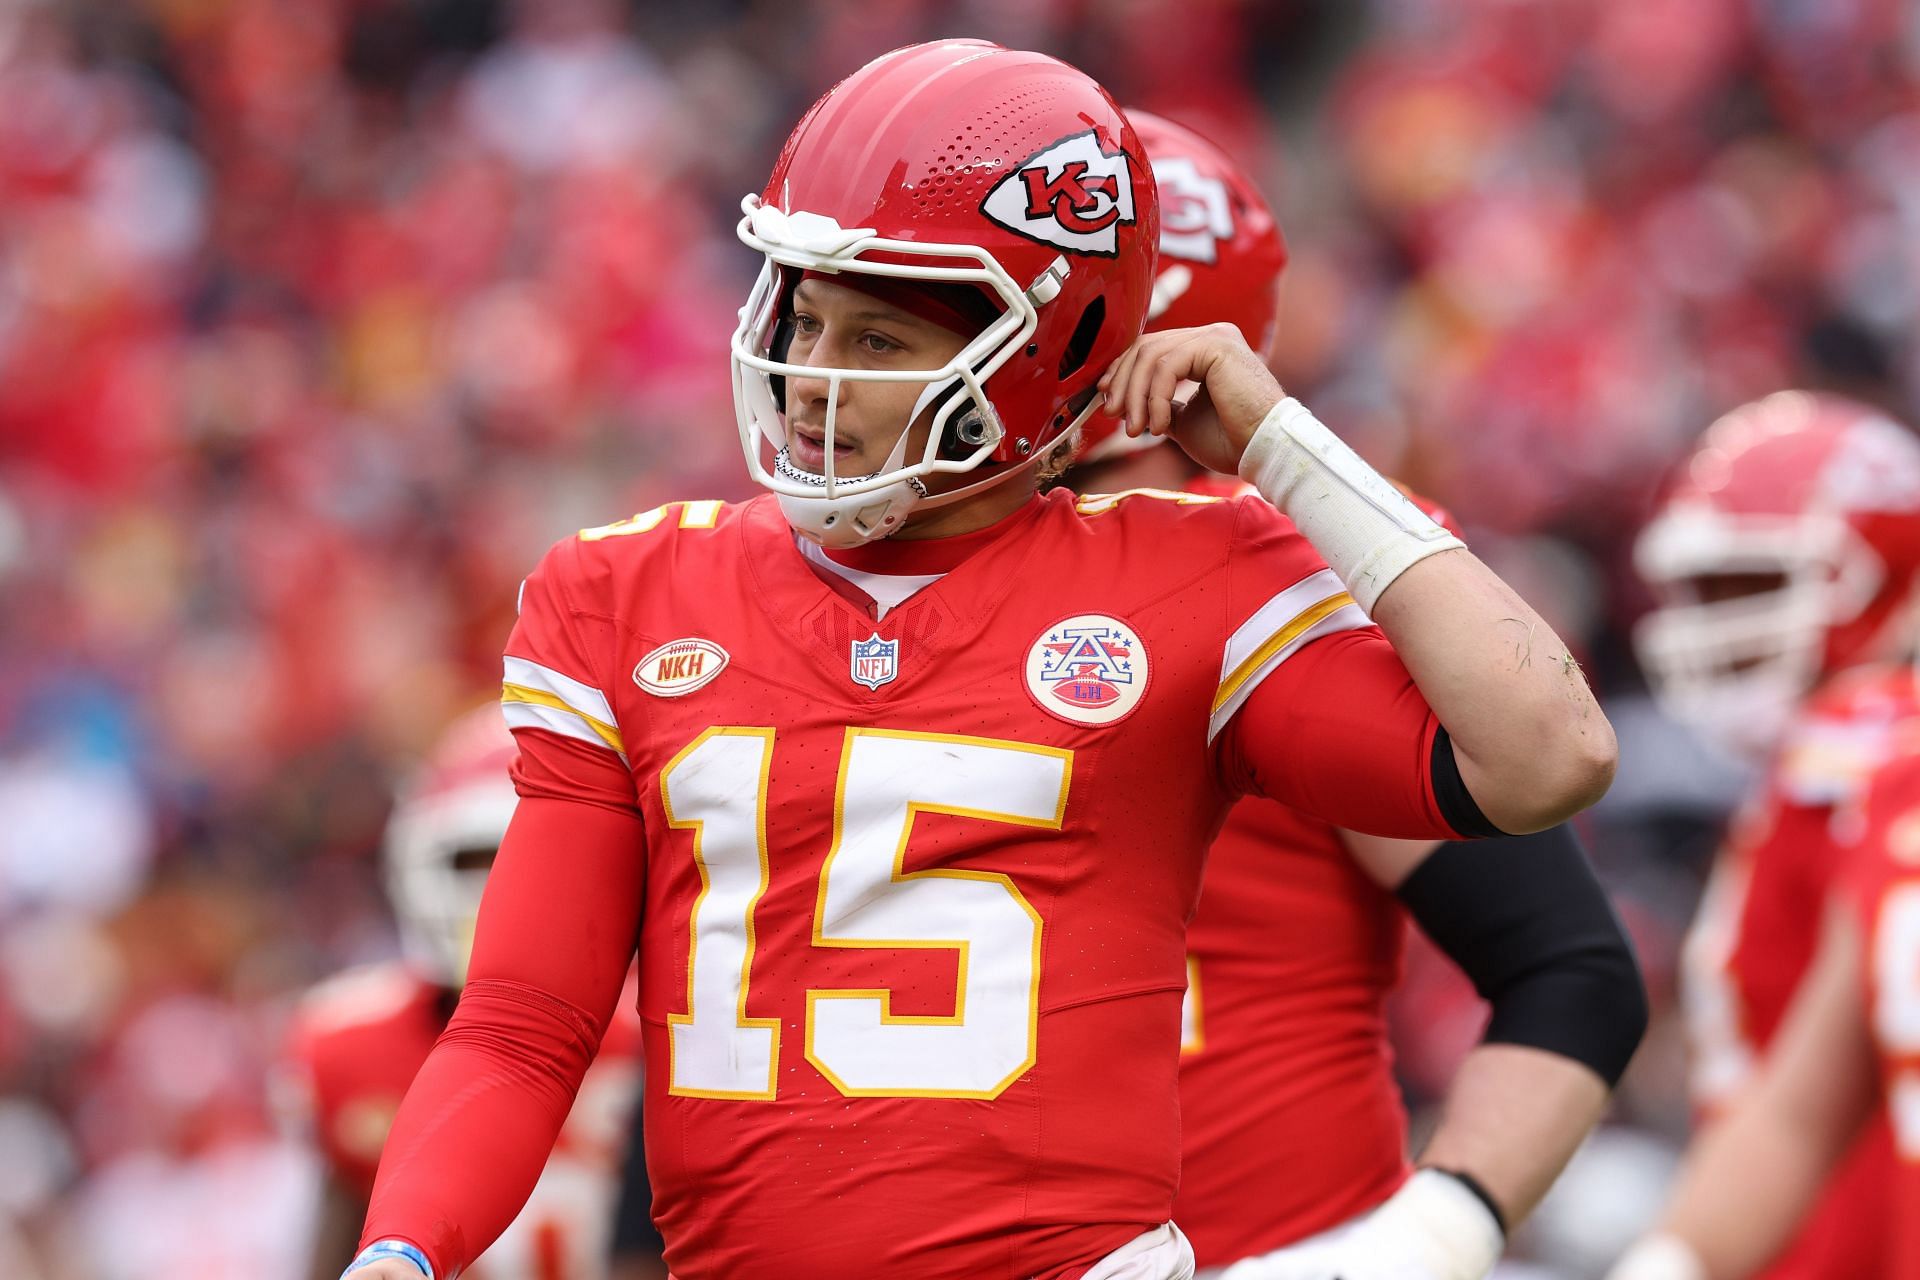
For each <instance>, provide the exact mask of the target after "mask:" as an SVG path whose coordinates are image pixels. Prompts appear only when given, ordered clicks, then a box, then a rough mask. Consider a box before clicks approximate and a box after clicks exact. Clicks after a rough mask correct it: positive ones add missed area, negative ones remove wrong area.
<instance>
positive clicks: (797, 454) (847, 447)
mask: <svg viewBox="0 0 1920 1280" xmlns="http://www.w3.org/2000/svg"><path fill="white" fill-rule="evenodd" d="M834 437H835V438H834V442H833V463H834V466H833V470H834V474H835V475H839V474H841V472H842V471H843V469H844V464H845V463H846V461H847V460H848V459H849V458H851V457H853V456H854V455H855V454H856V453H858V452H860V448H859V446H858V445H857V444H852V443H849V442H848V441H846V440H845V439H843V438H841V437H840V433H839V432H837V431H836V432H835V433H834ZM787 449H788V452H789V453H790V454H791V455H792V457H793V462H794V465H795V466H797V467H800V468H801V469H803V470H806V471H812V472H814V473H815V474H818V475H825V474H826V470H827V432H826V428H824V427H816V426H814V425H812V424H811V423H794V424H792V429H791V430H790V431H788V433H787Z"/></svg>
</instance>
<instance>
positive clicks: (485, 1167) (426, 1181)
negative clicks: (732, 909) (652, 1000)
mask: <svg viewBox="0 0 1920 1280" xmlns="http://www.w3.org/2000/svg"><path fill="white" fill-rule="evenodd" d="M643 850H644V837H643V832H642V828H641V820H640V817H639V815H638V814H636V813H631V812H629V813H620V812H617V811H615V810H613V809H611V808H607V807H604V806H600V805H593V804H582V803H578V802H574V801H562V800H551V799H542V798H538V797H535V798H530V799H525V800H523V801H522V802H521V804H520V806H519V808H518V809H517V810H516V811H515V813H514V816H513V822H512V824H511V825H510V826H509V827H508V829H507V835H506V839H505V840H504V841H503V842H502V844H501V846H500V853H499V856H498V858H497V859H496V860H495V862H494V866H493V871H492V873H491V874H490V875H489V877H488V881H487V891H486V897H485V899H484V901H483V902H482V904H481V908H480V920H479V926H478V929H477V931H476V933H475V937H474V950H473V962H472V965H471V967H470V970H469V978H468V982H467V986H466V990H465V991H464V992H463V993H462V995H461V997H460V1005H459V1008H458V1009H456V1010H455V1011H454V1015H453V1020H452V1022H451V1023H449V1024H448V1026H447V1029H446V1031H445V1032H444V1033H443V1034H442V1035H441V1037H440V1040H439V1042H438V1043H437V1044H436V1045H435V1046H434V1050H433V1053H432V1054H431V1055H430V1056H429V1057H428V1058H427V1061H426V1064H425V1065H424V1066H423V1067H421V1069H420V1074H419V1075H418V1076H416V1077H415V1078H414V1081H413V1085H412V1087H411V1088H410V1089H408V1091H407V1097H406V1101H405V1102H404V1103H403V1104H402V1105H401V1107H400V1112H399V1115H398V1116H397V1117H396V1118H395V1120H394V1125H393V1132H392V1134H391V1136H390V1137H389V1138H388V1139H387V1146H386V1150H385V1152H384V1153H383V1155H382V1156H381V1160H380V1173H379V1176H378V1177H377V1179H376V1180H375V1182H374V1189H373V1200H372V1205H371V1207H370V1209H369V1211H368V1214H367V1221H366V1226H365V1229H364V1230H363V1232H362V1235H361V1245H362V1247H364V1246H365V1245H366V1244H368V1243H370V1242H371V1241H374V1240H382V1239H390V1238H391V1239H398V1240H405V1241H406V1242H408V1243H409V1244H412V1245H414V1246H415V1247H417V1248H419V1249H421V1250H422V1251H424V1252H425V1253H426V1255H427V1257H428V1259H429V1260H431V1262H432V1263H433V1267H434V1274H436V1275H439V1276H449V1275H453V1274H455V1273H456V1272H457V1271H458V1270H459V1269H461V1268H464V1267H465V1266H467V1265H468V1264H469V1263H471V1262H472V1261H473V1259H474V1258H475V1257H476V1256H477V1255H478V1254H479V1253H480V1252H482V1251H483V1250H484V1249H485V1248H486V1247H487V1246H488V1245H489V1244H491V1243H492V1242H493V1240H494V1238H495V1237H497V1236H498V1235H499V1234H500V1233H501V1232H502V1231H503V1230H505V1229H506V1227H507V1225H508V1224H509V1223H510V1222H512V1221H513V1218H514V1216H515V1215H516V1214H517V1213H519V1211H520V1207H521V1206H522V1205H523V1204H525V1203H526V1199H527V1196H528V1195H530V1194H531V1193H532V1191H533V1185H534V1183H535V1182H536V1181H538V1179H539V1177H540V1171H541V1169H542V1168H543V1167H544V1166H545V1165H546V1162H547V1156H548V1154H549V1152H551V1150H552V1148H553V1143H554V1139H555V1138H556V1136H557V1135H558V1134H559V1132H560V1127H561V1125H562V1123H563V1122H564V1121H565V1120H566V1117H567V1112H568V1110H569V1109H570V1108H571V1107H572V1105H573V1098H574V1094H575V1093H576V1092H577V1091H578V1090H579V1087H580V1080H581V1077H582V1076H584V1075H585V1074H586V1070H587V1065H588V1063H589V1062H591V1061H592V1059H593V1055H594V1052H595V1050H596V1049H597V1048H598V1047H599V1044H600V1037H601V1035H602V1034H603V1033H604V1032H605V1031H606V1027H607V1023H608V1021H609V1019H611V1017H612V1016H613V1008H614V1003H615V1001H616V1000H617V999H618V998H619V995H620V989H621V985H622V983H623V981H624V979H625V976H626V972H627V966H628V964H629V962H630V961H631V959H632V956H633V950H634V943H635V937H636V934H637V931H638V928H639V919H640V902H641V895H642V890H643V889H644V888H645V869H644V868H645V862H644V859H643V857H642V853H643ZM561 940H564V941H565V945H556V944H557V943H558V942H560V941H561Z"/></svg>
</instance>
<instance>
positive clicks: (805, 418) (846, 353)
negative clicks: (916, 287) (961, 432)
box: [786, 279, 967, 477]
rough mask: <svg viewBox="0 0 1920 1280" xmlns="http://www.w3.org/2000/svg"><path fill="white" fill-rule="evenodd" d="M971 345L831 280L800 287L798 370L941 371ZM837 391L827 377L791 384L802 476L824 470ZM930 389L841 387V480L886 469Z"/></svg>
mask: <svg viewBox="0 0 1920 1280" xmlns="http://www.w3.org/2000/svg"><path fill="white" fill-rule="evenodd" d="M966 342H967V340H966V339H965V338H963V337H961V336H960V335H959V334H957V333H954V332H952V331H951V330H949V329H944V328H941V327H940V326H939V325H937V324H934V323H933V322H932V321H929V320H922V319H921V318H919V317H918V316H915V315H912V314H910V313H908V312H906V311H902V310H901V309H900V308H898V307H895V306H891V305H889V304H888V303H886V302H883V301H881V300H880V299H878V298H874V297H870V296H869V295H867V294H864V293H861V292H859V291H858V290H855V289H849V288H847V287H846V286H845V285H840V284H834V283H832V282H831V281H827V280H813V279H809V280H802V281H801V282H800V284H799V286H798V287H797V288H795V290H794V291H793V341H792V344H791V346H789V348H788V350H787V360H788V362H790V363H792V364H797V365H808V366H812V367H815V368H820V369H830V368H838V369H897V370H912V369H938V368H940V367H941V366H942V365H944V364H946V363H947V362H948V361H949V360H951V359H953V357H954V356H956V355H958V354H959V352H960V349H961V348H962V347H964V346H965V345H966ZM834 390H835V389H834V386H833V384H832V383H831V382H829V381H828V379H827V378H825V377H818V378H813V377H790V378H788V379H787V406H786V407H787V436H788V445H787V447H788V456H789V458H790V459H791V460H792V462H793V464H794V465H795V466H797V467H799V468H801V469H802V470H804V471H811V472H814V473H815V474H824V472H825V469H826V449H825V445H826V436H827V427H826V423H827V397H828V395H829V394H830V393H833V392H834ZM924 390H926V384H925V383H924V382H914V381H905V382H866V381H842V382H840V383H839V384H838V388H837V394H838V396H839V406H838V408H837V409H836V410H835V412H834V418H833V454H834V457H833V470H834V474H835V475H837V476H841V477H852V476H863V475H869V474H871V473H873V472H875V471H878V470H880V469H881V468H882V467H884V466H885V465H886V463H887V457H888V455H890V454H891V453H892V452H893V446H894V445H895V443H897V442H898V441H899V439H900V432H901V430H902V429H903V428H905V427H906V426H907V418H908V417H909V416H910V415H911V414H912V413H913V404H914V401H916V400H917V399H919V398H920V393H921V392H923V391H924ZM932 417H933V412H932V410H931V409H929V410H927V411H925V412H923V413H921V414H920V415H919V417H918V418H916V419H915V420H914V422H913V424H912V426H911V431H912V433H913V434H912V438H911V439H910V440H909V441H908V442H907V456H908V457H913V458H917V457H919V456H920V454H921V451H922V449H924V447H925V445H926V434H927V431H928V429H929V425H930V423H931V421H932Z"/></svg>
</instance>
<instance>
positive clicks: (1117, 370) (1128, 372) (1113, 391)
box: [1100, 339, 1145, 419]
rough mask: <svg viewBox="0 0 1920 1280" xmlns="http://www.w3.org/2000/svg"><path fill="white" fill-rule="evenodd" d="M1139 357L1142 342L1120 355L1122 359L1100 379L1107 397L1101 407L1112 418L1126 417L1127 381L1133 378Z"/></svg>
mask: <svg viewBox="0 0 1920 1280" xmlns="http://www.w3.org/2000/svg"><path fill="white" fill-rule="evenodd" d="M1141 341H1145V339H1142V340H1141ZM1139 355H1140V342H1135V343H1134V344H1133V345H1132V346H1130V347H1128V348H1127V349H1126V350H1125V351H1122V352H1121V353H1120V358H1119V359H1118V360H1115V361H1114V362H1113V364H1112V365H1110V366H1109V367H1108V369H1107V372H1106V375H1105V376H1104V377H1102V378H1101V379H1100V382H1101V384H1102V386H1103V388H1104V392H1103V394H1104V395H1105V401H1104V403H1103V404H1102V406H1101V407H1102V409H1103V410H1104V411H1105V413H1106V414H1107V416H1108V417H1110V418H1122V419H1124V418H1125V417H1126V412H1127V379H1128V378H1129V377H1131V376H1132V371H1133V366H1134V362H1135V361H1136V360H1137V359H1138V358H1139Z"/></svg>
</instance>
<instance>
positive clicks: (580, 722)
mask: <svg viewBox="0 0 1920 1280" xmlns="http://www.w3.org/2000/svg"><path fill="white" fill-rule="evenodd" d="M500 713H501V714H502V715H504V716H505V717H506V720H507V728H509V729H545V730H547V731H548V732H549V733H557V734H559V735H560V736H561V737H563V738H573V739H576V740H578V741H580V742H585V743H588V744H590V745H592V746H596V747H605V748H607V749H608V750H609V751H612V752H613V753H614V754H615V755H617V756H619V757H620V760H621V763H623V764H624V763H625V762H626V759H627V753H626V751H625V750H624V748H623V744H622V743H621V741H620V735H619V733H618V732H617V731H611V732H603V731H602V727H601V726H599V725H596V724H595V723H593V722H590V721H588V720H585V719H582V718H581V717H580V716H579V715H578V714H577V713H575V712H573V711H570V710H566V709H563V708H559V707H552V706H548V705H546V704H544V703H539V702H517V701H513V700H512V699H511V698H508V699H506V700H503V701H502V703H501V706H500Z"/></svg>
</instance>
